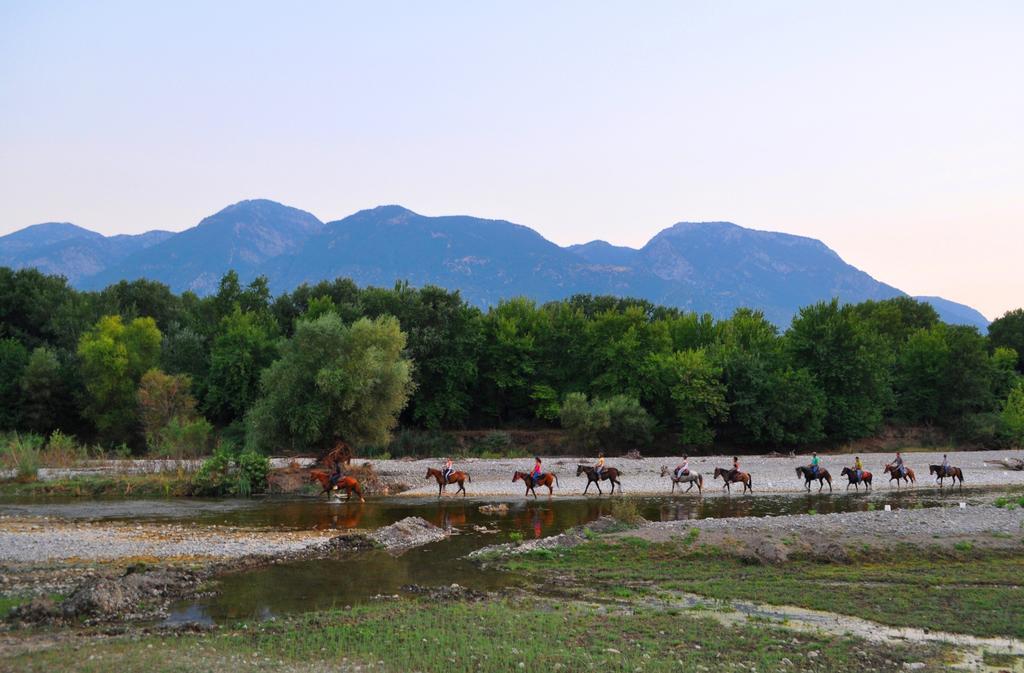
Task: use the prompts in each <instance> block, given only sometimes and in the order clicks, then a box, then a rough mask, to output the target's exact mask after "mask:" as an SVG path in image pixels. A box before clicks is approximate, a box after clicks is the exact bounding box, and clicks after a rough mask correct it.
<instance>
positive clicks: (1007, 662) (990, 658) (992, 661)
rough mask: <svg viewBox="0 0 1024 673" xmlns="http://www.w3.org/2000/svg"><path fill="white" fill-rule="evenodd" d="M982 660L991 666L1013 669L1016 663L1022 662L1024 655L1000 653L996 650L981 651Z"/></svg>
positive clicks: (1023, 661)
mask: <svg viewBox="0 0 1024 673" xmlns="http://www.w3.org/2000/svg"><path fill="white" fill-rule="evenodd" d="M981 658H982V662H983V663H984V664H985V665H986V666H991V667H993V668H1006V669H1008V670H1013V668H1014V666H1016V665H1017V664H1018V663H1024V657H1021V656H1019V655H1016V654H1001V653H998V652H983V653H982V657H981Z"/></svg>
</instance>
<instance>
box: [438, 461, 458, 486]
mask: <svg viewBox="0 0 1024 673" xmlns="http://www.w3.org/2000/svg"><path fill="white" fill-rule="evenodd" d="M454 471H455V468H454V467H452V459H451V457H448V458H445V459H444V467H442V468H441V476H443V477H444V480H445V482H446V483H447V482H448V480H449V479H451V476H452V472H454Z"/></svg>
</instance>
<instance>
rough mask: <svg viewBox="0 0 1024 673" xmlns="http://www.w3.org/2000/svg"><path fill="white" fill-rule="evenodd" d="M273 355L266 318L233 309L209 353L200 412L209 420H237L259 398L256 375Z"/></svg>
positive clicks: (270, 328) (273, 344)
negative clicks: (204, 393)
mask: <svg viewBox="0 0 1024 673" xmlns="http://www.w3.org/2000/svg"><path fill="white" fill-rule="evenodd" d="M276 356H277V333H276V325H275V324H274V323H273V322H272V321H271V320H270V319H269V317H268V316H267V315H259V314H256V313H252V312H246V311H242V310H241V309H240V308H238V307H235V309H234V311H232V312H231V314H229V315H228V316H226V317H225V318H224V319H223V320H222V321H221V325H220V332H219V333H218V334H217V336H216V337H215V338H214V340H213V347H212V348H211V350H210V370H209V374H208V376H207V379H206V397H205V401H204V402H205V403H204V409H205V411H206V413H207V414H208V415H209V416H210V418H212V419H213V420H215V421H217V422H220V423H223V424H228V423H231V422H233V421H238V420H241V419H243V418H244V417H245V413H246V411H248V410H249V408H250V407H251V406H252V405H253V403H254V402H255V401H256V398H257V397H258V396H259V386H260V375H261V374H262V372H263V370H264V369H266V368H267V367H269V366H270V364H271V363H272V362H273V361H274V358H275V357H276Z"/></svg>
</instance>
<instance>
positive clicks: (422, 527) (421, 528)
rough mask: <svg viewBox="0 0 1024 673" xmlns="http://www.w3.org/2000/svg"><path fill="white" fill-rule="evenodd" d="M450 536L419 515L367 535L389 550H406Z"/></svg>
mask: <svg viewBox="0 0 1024 673" xmlns="http://www.w3.org/2000/svg"><path fill="white" fill-rule="evenodd" d="M448 536H449V533H448V532H447V531H445V530H444V529H442V528H438V527H437V526H435V525H434V524H432V523H430V522H429V521H427V520H426V519H423V518H420V517H418V516H409V517H406V518H404V519H402V520H401V521H396V522H395V523H393V524H391V525H390V526H384V527H383V528H378V529H377V530H375V531H373V532H372V533H370V534H369V535H367V537H368V538H369V539H371V540H373V541H374V542H376V543H377V544H379V545H380V546H382V547H384V548H385V549H388V550H389V551H405V550H407V549H411V548H413V547H418V546H420V545H424V544H429V543H431V542H437V541H439V540H444V539H445V538H447V537H448Z"/></svg>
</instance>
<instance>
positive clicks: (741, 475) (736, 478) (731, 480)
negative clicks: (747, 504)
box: [713, 467, 754, 493]
mask: <svg viewBox="0 0 1024 673" xmlns="http://www.w3.org/2000/svg"><path fill="white" fill-rule="evenodd" d="M730 475H731V476H730ZM719 477H721V478H722V481H724V482H725V485H724V486H722V488H726V489H728V490H729V492H730V493H732V486H731V485H730V484H735V483H737V482H741V483H742V484H743V492H744V493H746V492H747V491H748V490H749V491H750V492H751V493H753V492H754V486H753V480H752V479H751V478H750V474H749V473H747V472H737V473H736V474H732V470H731V469H729V468H727V467H716V468H715V476H714V477H713V479H718V478H719Z"/></svg>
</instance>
